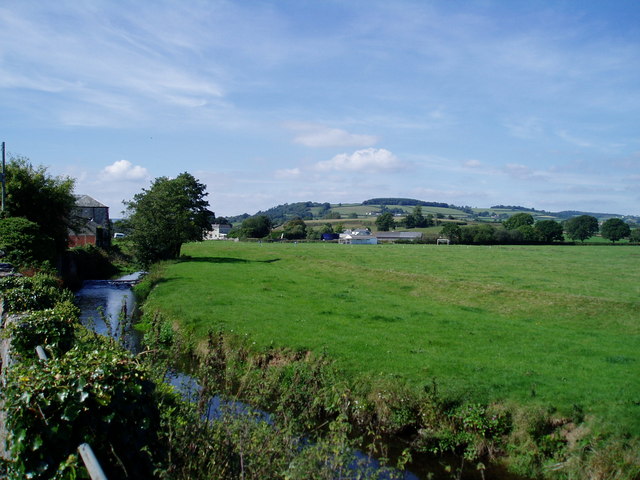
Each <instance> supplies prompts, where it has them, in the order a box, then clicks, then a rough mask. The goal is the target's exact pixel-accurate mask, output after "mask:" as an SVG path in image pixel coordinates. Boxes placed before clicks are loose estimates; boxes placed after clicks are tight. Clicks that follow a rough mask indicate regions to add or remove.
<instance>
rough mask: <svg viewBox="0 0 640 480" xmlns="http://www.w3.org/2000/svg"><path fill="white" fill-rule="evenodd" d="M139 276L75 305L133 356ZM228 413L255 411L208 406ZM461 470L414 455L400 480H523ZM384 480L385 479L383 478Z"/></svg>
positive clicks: (185, 389) (100, 288)
mask: <svg viewBox="0 0 640 480" xmlns="http://www.w3.org/2000/svg"><path fill="white" fill-rule="evenodd" d="M141 275H142V274H141V273H135V274H132V275H128V276H125V277H121V278H119V279H117V280H89V281H86V282H84V284H83V287H82V288H81V289H80V290H79V291H78V292H77V293H76V304H77V305H78V307H79V308H80V310H81V315H80V319H81V322H82V323H83V325H85V326H88V327H91V328H93V329H94V330H95V331H96V332H98V333H100V334H101V335H108V336H113V337H115V338H117V339H119V340H120V342H121V343H122V344H123V345H125V346H126V347H127V348H129V349H130V350H132V351H133V352H138V351H139V349H140V337H139V334H138V333H137V332H136V331H135V330H134V329H132V328H130V324H129V322H130V319H131V315H132V313H133V311H134V309H135V298H134V295H133V291H132V289H131V287H132V286H133V284H134V283H135V282H136V281H137V280H138V279H139V278H140V276H141ZM167 381H168V382H169V383H170V384H171V385H173V386H174V387H175V388H177V389H178V390H179V391H180V392H181V393H182V394H183V395H184V396H185V398H188V399H191V400H195V399H197V392H198V390H199V386H198V384H197V382H196V380H195V379H194V378H193V377H191V376H190V375H187V374H184V373H181V372H175V373H173V374H171V375H170V376H169V377H168V379H167ZM229 409H231V411H233V412H235V413H242V412H252V413H253V414H255V412H256V410H255V409H252V408H251V407H250V406H249V405H247V404H244V403H242V402H238V401H233V402H229V401H227V400H224V399H221V398H220V397H214V398H213V399H212V400H211V402H210V404H209V408H208V411H209V417H210V418H219V417H220V416H221V415H223V414H224V412H228V411H229ZM258 413H259V415H258V418H259V419H261V420H265V421H267V422H270V421H271V417H270V415H269V414H268V413H266V412H258ZM396 447H397V448H393V446H391V448H390V450H391V453H392V455H391V456H392V457H393V456H394V455H393V454H394V451H395V454H397V455H399V454H400V453H401V451H402V448H403V447H402V446H400V445H397V446H396ZM355 456H356V458H357V459H358V461H360V462H362V461H363V460H364V461H365V462H364V463H365V464H366V467H367V468H372V467H374V468H377V467H378V466H379V463H378V461H377V460H376V459H374V458H371V457H369V456H367V455H366V454H365V453H363V452H360V451H357V452H356V453H355ZM461 466H462V462H461V459H460V458H457V457H453V456H450V457H446V458H434V457H433V456H431V455H418V454H416V455H414V456H413V461H412V462H411V463H410V464H409V465H408V468H409V470H408V471H405V472H404V473H403V476H402V478H403V480H418V479H420V478H425V479H433V480H451V479H460V480H484V479H496V480H524V479H523V478H521V477H517V476H513V475H511V474H509V473H508V472H506V471H505V470H504V469H502V468H500V467H496V466H487V469H486V470H484V471H481V470H478V469H477V466H476V464H475V463H474V464H473V465H471V464H468V465H464V469H463V472H462V473H460V471H459V469H460V467H461ZM382 478H383V479H384V475H383V477H382Z"/></svg>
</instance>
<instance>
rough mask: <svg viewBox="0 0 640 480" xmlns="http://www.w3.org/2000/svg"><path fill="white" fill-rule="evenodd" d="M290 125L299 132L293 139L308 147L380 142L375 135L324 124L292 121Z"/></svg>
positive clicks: (361, 144)
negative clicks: (351, 131)
mask: <svg viewBox="0 0 640 480" xmlns="http://www.w3.org/2000/svg"><path fill="white" fill-rule="evenodd" d="M288 127H289V128H290V129H291V130H294V131H297V132H299V133H298V134H297V135H296V137H295V138H294V139H293V141H294V142H295V143H299V144H301V145H305V146H307V147H316V148H319V147H370V146H372V145H375V144H376V143H377V142H378V138H377V137H375V136H373V135H365V134H357V133H349V132H347V131H346V130H342V129H340V128H331V127H327V126H324V125H317V124H312V123H290V124H288Z"/></svg>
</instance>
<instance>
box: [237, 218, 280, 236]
mask: <svg viewBox="0 0 640 480" xmlns="http://www.w3.org/2000/svg"><path fill="white" fill-rule="evenodd" d="M271 227H272V224H271V219H270V218H269V217H267V216H266V215H256V216H255V217H249V218H247V219H245V220H244V222H242V226H241V227H240V229H239V236H240V237H243V238H264V237H266V236H267V235H269V232H270V231H271Z"/></svg>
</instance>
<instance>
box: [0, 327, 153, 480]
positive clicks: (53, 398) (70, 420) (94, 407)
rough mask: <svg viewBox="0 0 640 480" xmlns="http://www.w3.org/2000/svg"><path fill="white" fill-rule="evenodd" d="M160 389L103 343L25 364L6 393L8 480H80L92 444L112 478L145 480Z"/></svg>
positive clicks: (19, 366)
mask: <svg viewBox="0 0 640 480" xmlns="http://www.w3.org/2000/svg"><path fill="white" fill-rule="evenodd" d="M154 390H155V386H154V384H153V383H152V382H151V381H150V380H149V378H148V374H147V372H146V370H144V369H143V368H142V367H140V366H139V365H138V364H137V363H136V362H135V360H134V359H133V358H132V357H131V356H130V355H129V354H128V353H126V352H124V351H122V350H121V349H119V348H117V347H116V346H113V345H110V344H109V343H108V342H105V341H102V340H100V339H98V338H97V337H95V338H94V340H93V342H90V343H88V344H84V345H83V346H82V347H79V346H75V347H73V348H72V349H71V350H69V351H68V352H67V353H66V354H64V355H63V356H61V357H60V358H59V359H55V360H51V361H49V362H46V363H38V362H22V363H20V364H17V365H14V366H13V367H12V369H11V370H10V371H9V374H8V378H7V386H6V389H5V410H6V412H7V427H8V429H9V431H10V432H11V436H10V438H9V444H10V446H11V453H12V458H13V459H14V460H13V461H12V462H10V463H9V464H8V467H7V468H8V478H9V479H23V478H33V479H45V478H47V479H48V478H56V479H74V478H77V476H78V475H82V474H86V472H84V473H83V470H84V469H83V467H82V468H81V467H80V466H79V465H81V464H80V463H79V461H78V457H77V450H76V449H77V447H78V445H80V444H81V443H83V442H88V443H89V444H90V445H91V446H92V448H93V450H94V451H95V452H96V456H97V457H98V460H99V461H100V463H101V465H102V467H103V469H104V470H105V472H106V473H107V476H108V477H109V478H147V477H149V476H150V473H151V472H152V459H151V453H150V452H153V451H154V450H155V448H154V443H155V438H156V431H157V426H158V422H159V415H158V412H157V407H156V403H155V402H154V401H153V399H154Z"/></svg>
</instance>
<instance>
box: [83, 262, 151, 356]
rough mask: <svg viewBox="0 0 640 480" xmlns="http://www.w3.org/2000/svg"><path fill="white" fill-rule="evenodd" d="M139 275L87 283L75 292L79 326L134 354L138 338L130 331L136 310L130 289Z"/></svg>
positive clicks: (138, 342)
mask: <svg viewBox="0 0 640 480" xmlns="http://www.w3.org/2000/svg"><path fill="white" fill-rule="evenodd" d="M141 275H142V273H140V272H138V273H134V274H131V275H127V276H124V277H121V278H119V279H117V280H87V281H85V282H84V283H83V284H82V288H81V289H80V290H78V292H76V305H78V307H79V308H80V312H81V313H80V321H81V322H82V324H83V325H85V326H87V327H90V328H92V329H93V330H95V331H96V332H97V333H99V334H101V335H105V336H110V337H115V338H116V339H118V340H120V341H121V342H122V343H123V344H125V345H126V346H127V347H128V348H129V349H130V350H132V351H134V352H137V351H138V350H139V348H140V336H139V334H138V333H137V331H135V330H134V329H132V328H129V327H130V325H129V322H130V321H131V315H132V313H133V311H134V309H135V298H134V295H133V291H132V290H131V287H132V286H133V285H134V283H135V282H136V281H138V280H139V279H140V276H141ZM123 336H126V338H123Z"/></svg>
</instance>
